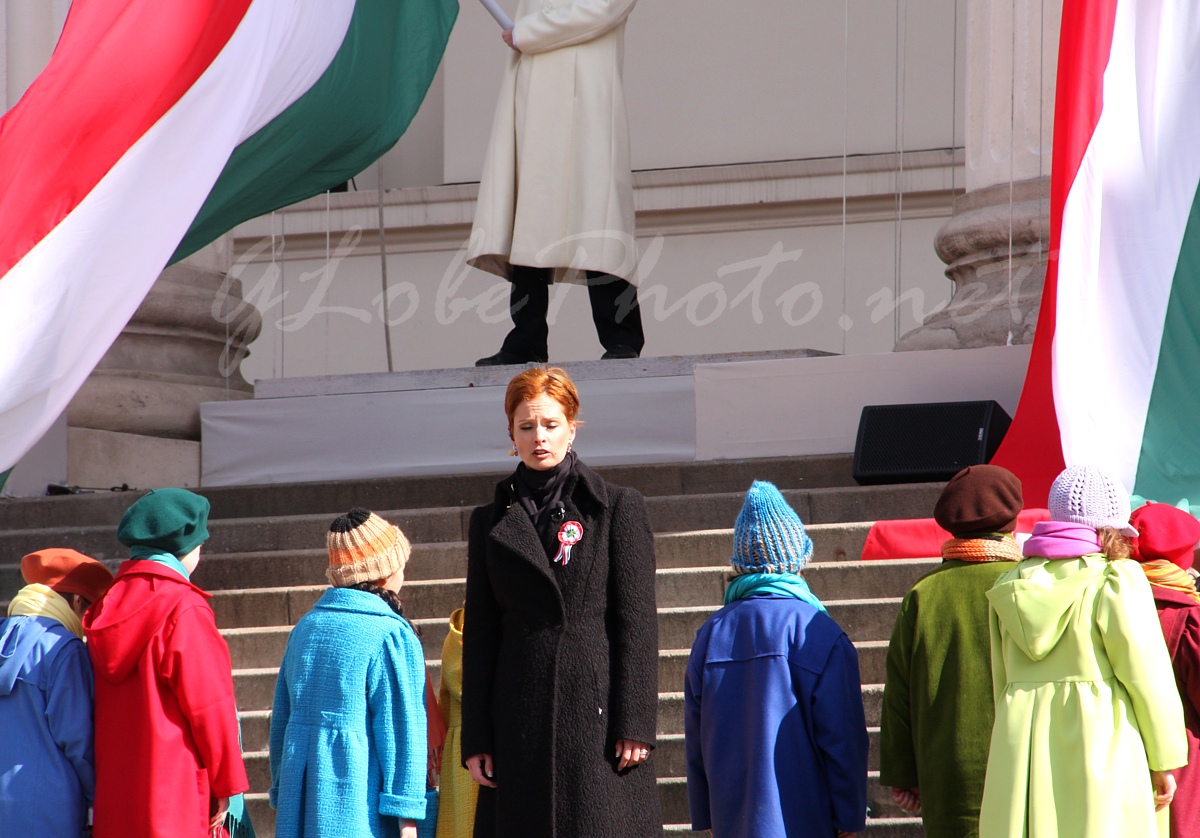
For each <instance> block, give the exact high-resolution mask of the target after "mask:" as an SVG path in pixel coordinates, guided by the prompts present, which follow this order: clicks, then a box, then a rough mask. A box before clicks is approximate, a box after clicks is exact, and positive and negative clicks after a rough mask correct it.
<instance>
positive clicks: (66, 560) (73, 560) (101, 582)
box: [21, 547, 113, 602]
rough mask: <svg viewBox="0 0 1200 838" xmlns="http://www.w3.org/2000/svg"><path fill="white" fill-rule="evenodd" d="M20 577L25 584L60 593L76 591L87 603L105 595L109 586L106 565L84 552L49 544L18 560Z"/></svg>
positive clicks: (110, 577)
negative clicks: (47, 546)
mask: <svg viewBox="0 0 1200 838" xmlns="http://www.w3.org/2000/svg"><path fill="white" fill-rule="evenodd" d="M21 576H22V577H24V579H25V582H26V584H28V585H39V584H40V585H45V586H46V587H48V588H50V589H51V590H52V591H55V592H57V593H60V594H79V595H80V596H81V597H83V598H84V599H86V600H87V601H89V602H95V601H96V600H98V599H100V597H102V596H104V592H105V591H107V590H108V588H109V586H110V585H112V581H113V575H112V572H111V571H109V569H108V568H107V567H105V566H104V565H102V564H100V562H98V561H96V560H95V559H93V558H92V557H91V556H85V555H83V553H79V552H76V551H75V550H69V549H67V548H65V547H51V548H49V549H47V550H39V551H37V552H36V553H30V554H29V555H28V556H25V557H24V558H23V559H21Z"/></svg>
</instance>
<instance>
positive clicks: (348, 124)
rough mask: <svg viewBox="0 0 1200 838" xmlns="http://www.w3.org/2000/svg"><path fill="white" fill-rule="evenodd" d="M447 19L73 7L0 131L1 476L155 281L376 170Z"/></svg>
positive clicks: (406, 1)
mask: <svg viewBox="0 0 1200 838" xmlns="http://www.w3.org/2000/svg"><path fill="white" fill-rule="evenodd" d="M457 12H458V4H457V2H456V0H169V2H168V0H74V2H73V3H72V4H71V9H70V12H69V14H68V15H67V19H66V24H65V26H64V28H63V33H62V36H61V38H60V39H59V42H58V45H57V47H56V48H55V51H54V55H53V57H52V58H51V60H50V63H49V65H48V66H47V67H46V69H45V71H44V72H43V73H42V74H41V75H40V76H38V78H37V79H36V80H35V81H34V83H33V84H32V85H31V86H30V88H29V90H28V91H27V92H26V94H25V96H24V97H23V98H22V99H21V101H20V102H18V103H17V105H16V106H15V107H14V108H13V109H12V110H11V111H9V112H8V113H7V114H6V115H5V116H4V117H3V119H2V120H0V341H2V342H3V346H2V348H0V472H4V471H5V470H6V469H8V468H9V467H11V466H12V465H14V464H15V463H16V462H17V460H18V459H19V458H20V457H21V455H22V454H24V452H25V451H26V450H28V448H29V447H31V446H32V445H33V443H35V442H36V441H37V440H38V438H39V437H40V436H41V435H42V433H44V432H45V430H46V429H47V428H48V427H49V426H50V424H51V423H52V422H53V421H54V419H55V418H56V417H57V416H58V415H59V413H61V412H62V410H63V409H64V408H65V407H66V405H67V402H68V401H69V400H70V399H71V397H72V396H73V395H74V393H75V391H76V390H77V389H78V388H79V386H80V385H81V384H82V383H83V381H84V379H85V378H87V376H88V374H89V373H90V372H91V370H92V368H93V367H94V366H95V365H96V363H97V362H98V361H99V360H100V358H101V357H102V356H103V355H104V353H105V351H106V350H107V349H108V347H109V345H110V344H111V343H112V342H113V340H115V339H116V337H117V335H118V334H119V333H120V332H121V329H122V328H123V327H124V326H125V324H126V322H127V321H128V320H129V318H130V317H131V316H133V313H134V311H136V309H137V307H138V304H139V303H140V302H141V301H142V299H143V297H145V295H146V293H147V292H148V291H149V289H150V287H151V285H153V284H154V281H155V279H156V278H157V276H158V274H159V273H160V272H161V271H162V269H163V268H164V267H166V266H167V265H168V264H169V263H170V262H172V261H174V260H177V259H181V258H183V257H184V256H186V255H188V254H189V253H191V252H193V251H195V250H197V249H199V248H201V247H203V246H204V245H205V244H207V243H208V242H209V241H211V240H212V239H214V238H216V237H217V236H219V235H220V234H221V233H224V232H225V231H226V230H229V229H230V228H231V227H233V226H234V225H236V224H238V223H240V222H242V221H244V220H246V219H247V218H252V217H254V216H257V215H261V214H263V213H265V212H269V211H271V210H274V209H277V208H279V207H281V206H285V205H287V204H290V203H293V202H295V201H298V200H300V199H303V198H307V197H310V196H312V195H315V194H317V193H319V192H322V191H324V190H325V189H327V188H329V187H330V186H333V185H335V184H337V183H340V182H342V181H345V180H346V179H347V178H349V177H351V176H352V175H355V174H357V173H358V172H360V171H362V170H363V169H365V168H367V167H368V166H369V165H370V164H371V163H372V162H373V161H375V160H376V159H377V158H378V157H379V156H380V155H381V154H383V153H384V152H385V151H387V150H388V149H389V148H391V147H392V146H393V145H394V144H395V142H396V141H397V140H398V139H399V138H400V135H401V134H403V133H404V130H405V129H406V128H407V127H408V124H409V122H410V121H411V120H412V117H413V115H414V114H415V113H416V111H417V108H418V106H419V105H420V104H421V101H422V99H423V98H424V96H425V93H426V91H427V90H428V88H429V84H430V82H431V80H432V78H433V74H434V72H435V71H436V69H437V66H438V63H439V62H440V61H441V57H442V52H443V50H444V49H445V46H446V41H447V39H448V38H449V36H450V29H451V27H452V26H453V23H454V19H455V16H456V14H457Z"/></svg>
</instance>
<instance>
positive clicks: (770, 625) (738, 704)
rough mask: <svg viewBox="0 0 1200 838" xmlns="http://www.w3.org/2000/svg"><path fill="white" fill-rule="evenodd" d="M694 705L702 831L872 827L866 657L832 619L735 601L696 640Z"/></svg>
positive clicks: (770, 835)
mask: <svg viewBox="0 0 1200 838" xmlns="http://www.w3.org/2000/svg"><path fill="white" fill-rule="evenodd" d="M684 700H685V719H684V729H685V733H686V747H687V773H688V800H689V802H690V804H691V814H692V828H693V829H696V830H703V829H711V830H713V834H714V835H717V836H720V838H737V836H744V838H776V837H777V836H832V835H834V833H835V831H837V830H844V831H846V832H860V831H862V830H863V829H864V826H865V819H866V810H867V727H866V720H865V718H864V714H863V703H862V685H861V683H860V679H859V673H858V654H857V653H856V652H855V650H854V646H853V645H852V644H851V643H850V640H849V638H847V637H846V634H845V632H843V631H842V629H841V628H840V627H839V626H838V624H837V623H835V622H834V621H833V620H832V619H830V618H829V617H828V616H827V615H825V614H823V613H821V612H820V611H818V610H817V609H815V608H813V607H812V606H811V605H809V604H807V603H805V602H801V601H800V600H798V599H792V598H790V597H788V598H784V597H776V596H757V597H750V598H748V599H742V600H738V601H736V602H732V603H730V604H729V605H727V606H725V607H724V608H722V609H721V610H720V611H718V612H717V613H716V614H713V615H712V616H711V617H709V618H708V621H707V622H705V624H704V625H703V626H702V627H701V628H700V631H699V632H697V634H696V642H695V644H694V645H693V646H692V654H691V659H690V660H689V662H688V668H687V674H686V679H685V684H684Z"/></svg>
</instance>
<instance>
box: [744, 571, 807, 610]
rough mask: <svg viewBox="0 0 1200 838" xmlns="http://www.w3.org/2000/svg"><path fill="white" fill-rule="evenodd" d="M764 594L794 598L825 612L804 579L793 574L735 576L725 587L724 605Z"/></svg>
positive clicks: (747, 574)
mask: <svg viewBox="0 0 1200 838" xmlns="http://www.w3.org/2000/svg"><path fill="white" fill-rule="evenodd" d="M764 594H765V595H770V596H790V597H795V598H796V599H799V600H802V601H804V602H807V603H808V604H809V605H811V606H812V607H813V608H816V609H817V610H818V611H824V610H825V606H824V605H823V604H822V603H821V600H819V599H817V595H816V594H814V593H813V592H812V590H810V589H809V587H808V583H807V582H805V581H804V577H803V576H798V575H796V574H795V573H743V574H742V575H741V576H735V577H733V580H732V581H731V582H730V583H729V584H728V585H727V586H725V604H726V605H728V604H729V603H731V602H736V601H737V600H739V599H746V598H747V597H752V596H762V595H764Z"/></svg>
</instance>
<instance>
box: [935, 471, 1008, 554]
mask: <svg viewBox="0 0 1200 838" xmlns="http://www.w3.org/2000/svg"><path fill="white" fill-rule="evenodd" d="M1021 506H1022V500H1021V481H1020V480H1018V479H1017V476H1016V475H1015V474H1013V473H1012V472H1011V471H1009V470H1008V469H1006V468H1001V467H1000V466H988V465H981V466H967V467H966V468H964V469H963V470H962V471H960V472H959V473H958V474H956V475H954V476H953V477H951V478H950V482H949V483H947V484H946V488H945V489H943V490H942V496H941V497H940V498H938V502H937V506H935V507H934V508H933V518H934V520H935V521H937V522H938V526H940V527H941V528H942V529H944V530H947V531H948V532H949V533H950V534H951V535H954V536H956V537H960V538H961V537H963V536H966V535H972V534H977V533H987V532H1012V531H1013V529H1015V528H1016V526H1017V514H1018V513H1019V512H1020V511H1021Z"/></svg>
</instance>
